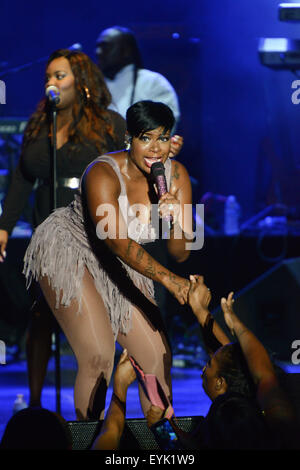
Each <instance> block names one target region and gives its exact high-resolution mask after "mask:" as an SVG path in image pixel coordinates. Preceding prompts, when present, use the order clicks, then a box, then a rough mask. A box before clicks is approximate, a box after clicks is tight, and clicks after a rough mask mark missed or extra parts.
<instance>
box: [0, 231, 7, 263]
mask: <svg viewBox="0 0 300 470" xmlns="http://www.w3.org/2000/svg"><path fill="white" fill-rule="evenodd" d="M7 242H8V232H7V231H6V230H0V263H3V261H4V260H5V257H6V251H5V250H6V245H7Z"/></svg>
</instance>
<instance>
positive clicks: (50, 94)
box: [45, 85, 60, 105]
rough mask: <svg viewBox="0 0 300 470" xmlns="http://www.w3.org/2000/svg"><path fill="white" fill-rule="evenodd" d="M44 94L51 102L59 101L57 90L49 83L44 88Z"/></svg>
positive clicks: (56, 102) (54, 103)
mask: <svg viewBox="0 0 300 470" xmlns="http://www.w3.org/2000/svg"><path fill="white" fill-rule="evenodd" d="M45 94H46V96H47V98H48V100H49V101H50V103H51V104H53V105H56V104H58V103H59V102H60V97H59V90H58V88H57V87H56V86H54V85H49V86H48V87H47V88H46V91H45Z"/></svg>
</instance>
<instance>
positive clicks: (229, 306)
mask: <svg viewBox="0 0 300 470" xmlns="http://www.w3.org/2000/svg"><path fill="white" fill-rule="evenodd" d="M233 303H234V299H233V292H230V294H229V295H228V297H227V299H226V298H225V297H222V299H221V307H222V310H223V314H224V320H225V322H226V325H227V326H228V328H229V329H230V331H231V333H232V334H233V333H234V323H233V316H234V311H233Z"/></svg>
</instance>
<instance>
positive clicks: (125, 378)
mask: <svg viewBox="0 0 300 470" xmlns="http://www.w3.org/2000/svg"><path fill="white" fill-rule="evenodd" d="M135 379H136V375H135V371H134V368H133V367H132V365H131V362H130V360H129V357H128V352H127V349H124V350H123V352H122V354H121V357H120V359H119V362H118V365H117V368H116V372H115V375H114V392H115V394H116V395H117V396H118V397H119V398H120V400H123V401H125V399H126V392H127V389H128V387H129V385H130V384H132V382H134V380H135Z"/></svg>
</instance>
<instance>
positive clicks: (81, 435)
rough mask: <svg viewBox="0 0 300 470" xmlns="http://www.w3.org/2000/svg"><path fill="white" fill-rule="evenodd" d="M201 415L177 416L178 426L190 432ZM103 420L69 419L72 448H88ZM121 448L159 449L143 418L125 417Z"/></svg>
mask: <svg viewBox="0 0 300 470" xmlns="http://www.w3.org/2000/svg"><path fill="white" fill-rule="evenodd" d="M201 419H202V418H201V416H190V417H179V418H177V423H178V426H179V427H180V428H181V429H182V430H183V431H185V432H191V431H192V430H193V429H195V428H196V427H197V425H198V424H199V422H200V420H201ZM102 423H103V421H69V422H68V426H69V429H70V431H71V435H72V441H73V450H88V449H90V448H91V446H92V444H93V442H94V440H95V438H96V437H97V436H98V434H99V432H100V430H101V426H102ZM119 448H120V449H121V450H125V449H126V450H156V451H159V446H158V445H157V443H156V441H155V438H154V435H153V434H152V432H151V430H150V429H149V428H148V426H147V421H146V419H144V418H137V419H127V420H126V423H125V428H124V432H123V436H122V439H121V441H120V447H119Z"/></svg>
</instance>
